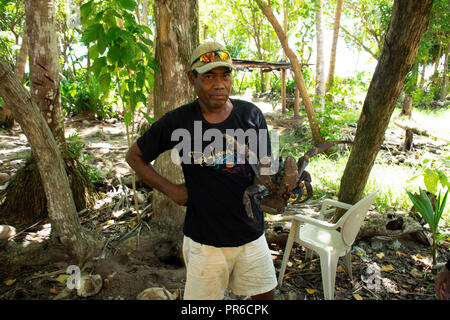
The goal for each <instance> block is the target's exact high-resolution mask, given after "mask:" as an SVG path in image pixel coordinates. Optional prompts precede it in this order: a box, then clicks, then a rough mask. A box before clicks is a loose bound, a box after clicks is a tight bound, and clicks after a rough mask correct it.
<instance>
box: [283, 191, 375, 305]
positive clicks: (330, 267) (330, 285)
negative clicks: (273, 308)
mask: <svg viewBox="0 0 450 320" xmlns="http://www.w3.org/2000/svg"><path fill="white" fill-rule="evenodd" d="M377 192H378V191H374V192H372V193H371V194H369V195H368V196H366V197H365V198H364V199H361V200H360V201H358V202H357V203H356V204H354V205H350V204H346V203H343V202H339V201H335V200H331V199H326V200H324V201H323V202H322V207H321V210H320V215H319V219H315V218H311V217H308V216H304V215H302V214H297V215H295V216H293V220H292V226H291V231H290V232H289V237H288V240H287V243H286V248H285V251H284V256H283V262H282V263H281V269H280V273H279V276H278V284H279V286H281V284H282V283H283V276H284V272H285V270H286V264H287V262H288V260H289V255H290V253H291V249H292V245H293V244H294V241H295V242H297V243H298V244H300V245H302V246H304V247H305V248H306V249H307V250H306V252H307V258H308V257H311V255H312V252H310V251H309V250H308V249H312V250H314V251H315V252H317V253H318V254H319V258H320V268H321V272H322V284H323V292H324V296H325V299H326V300H333V299H334V284H335V280H336V267H337V263H338V260H339V257H342V256H344V265H345V267H346V268H347V271H348V273H349V275H350V278H351V276H352V262H351V247H352V244H353V242H354V241H355V238H356V235H357V234H358V232H359V229H360V227H361V224H362V222H363V220H364V217H365V216H366V214H367V212H368V211H369V207H370V206H371V205H372V203H373V201H374V199H375V196H376V194H377ZM327 205H331V206H333V207H338V208H343V209H347V212H346V213H345V214H344V215H343V216H342V217H341V218H340V219H339V220H338V222H337V223H335V224H332V223H329V222H326V221H323V220H321V219H323V214H324V213H325V209H326V207H327ZM301 222H305V224H304V225H302V226H300V223H301ZM339 228H340V230H339V231H338V230H337V229H339Z"/></svg>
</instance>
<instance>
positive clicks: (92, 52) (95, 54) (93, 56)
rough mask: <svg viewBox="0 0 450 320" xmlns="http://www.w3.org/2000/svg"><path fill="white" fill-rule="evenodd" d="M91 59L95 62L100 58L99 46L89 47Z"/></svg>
mask: <svg viewBox="0 0 450 320" xmlns="http://www.w3.org/2000/svg"><path fill="white" fill-rule="evenodd" d="M88 51H89V57H90V58H91V59H92V60H95V59H97V58H98V56H99V54H98V45H97V44H93V45H92V46H89V49H88Z"/></svg>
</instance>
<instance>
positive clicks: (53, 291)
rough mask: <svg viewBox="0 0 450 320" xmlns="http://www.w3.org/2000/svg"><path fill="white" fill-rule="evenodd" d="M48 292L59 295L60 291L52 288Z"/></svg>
mask: <svg viewBox="0 0 450 320" xmlns="http://www.w3.org/2000/svg"><path fill="white" fill-rule="evenodd" d="M48 292H50V293H51V294H58V293H59V292H58V290H56V289H55V288H51V289H50V290H48Z"/></svg>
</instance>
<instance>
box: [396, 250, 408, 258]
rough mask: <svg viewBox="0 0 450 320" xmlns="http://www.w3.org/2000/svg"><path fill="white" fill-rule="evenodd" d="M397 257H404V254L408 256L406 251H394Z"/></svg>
mask: <svg viewBox="0 0 450 320" xmlns="http://www.w3.org/2000/svg"><path fill="white" fill-rule="evenodd" d="M395 253H396V254H397V255H398V256H399V257H402V256H403V257H406V256H408V255H407V254H406V253H404V252H401V251H396V252H395Z"/></svg>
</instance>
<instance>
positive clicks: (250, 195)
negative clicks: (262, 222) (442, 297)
mask: <svg viewBox="0 0 450 320" xmlns="http://www.w3.org/2000/svg"><path fill="white" fill-rule="evenodd" d="M268 193H269V190H267V188H266V187H265V186H263V185H262V184H252V185H251V186H249V187H248V188H247V189H245V191H244V196H243V199H242V201H243V203H244V207H245V212H246V213H247V216H248V217H249V218H250V219H252V220H253V221H255V222H258V219H256V218H255V215H254V214H253V208H254V207H259V206H260V202H261V198H262V197H264V196H265V195H267V194H268Z"/></svg>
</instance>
